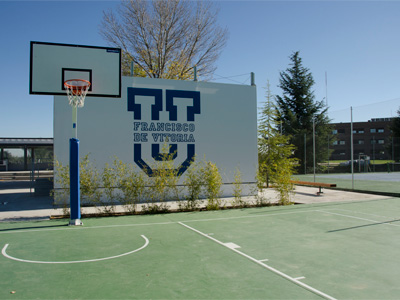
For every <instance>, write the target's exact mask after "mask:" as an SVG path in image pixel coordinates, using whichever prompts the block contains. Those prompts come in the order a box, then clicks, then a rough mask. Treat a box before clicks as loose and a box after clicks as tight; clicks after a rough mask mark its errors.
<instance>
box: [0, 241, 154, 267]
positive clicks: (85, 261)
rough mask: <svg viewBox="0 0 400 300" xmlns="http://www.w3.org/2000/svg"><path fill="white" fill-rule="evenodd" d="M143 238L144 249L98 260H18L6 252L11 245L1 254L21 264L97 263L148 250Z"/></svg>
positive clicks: (147, 242) (4, 248) (5, 247)
mask: <svg viewBox="0 0 400 300" xmlns="http://www.w3.org/2000/svg"><path fill="white" fill-rule="evenodd" d="M141 237H142V238H143V239H144V240H145V243H144V245H143V246H142V247H140V248H138V249H136V250H133V251H129V252H126V253H122V254H119V255H115V256H110V257H104V258H97V259H87V260H73V261H37V260H27V259H21V258H16V257H13V256H11V255H9V254H7V252H6V250H7V247H8V245H9V244H6V245H5V246H4V247H3V250H1V254H3V256H4V257H7V258H9V259H12V260H16V261H20V262H26V263H32V264H76V263H87V262H95V261H102V260H108V259H113V258H118V257H122V256H125V255H129V254H132V253H135V252H138V251H140V250H142V249H144V248H146V247H147V245H148V244H149V240H148V239H147V238H146V237H145V236H144V235H141Z"/></svg>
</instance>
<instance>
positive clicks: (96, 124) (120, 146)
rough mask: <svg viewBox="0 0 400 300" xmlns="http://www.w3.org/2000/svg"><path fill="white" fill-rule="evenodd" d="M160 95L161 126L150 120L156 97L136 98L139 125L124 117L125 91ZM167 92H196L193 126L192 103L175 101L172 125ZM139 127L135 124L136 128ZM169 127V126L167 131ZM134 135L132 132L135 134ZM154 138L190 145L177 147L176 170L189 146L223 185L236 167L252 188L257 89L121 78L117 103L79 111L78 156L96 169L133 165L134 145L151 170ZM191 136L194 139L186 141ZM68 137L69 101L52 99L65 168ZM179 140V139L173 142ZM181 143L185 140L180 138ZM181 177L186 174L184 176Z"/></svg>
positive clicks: (92, 103) (98, 101)
mask: <svg viewBox="0 0 400 300" xmlns="http://www.w3.org/2000/svg"><path fill="white" fill-rule="evenodd" d="M130 87H134V88H146V89H158V90H162V106H163V107H162V111H160V113H159V120H151V105H152V104H154V103H155V100H154V97H150V96H136V97H135V103H140V104H141V120H134V112H133V111H128V103H127V102H128V99H127V95H128V92H127V91H128V88H130ZM166 90H178V91H198V92H200V113H199V114H195V115H194V121H187V119H186V109H187V106H188V105H189V106H192V105H193V100H192V99H183V98H174V100H173V104H174V105H177V121H170V120H169V117H170V113H169V112H168V111H167V108H166ZM134 122H146V123H147V125H149V126H150V125H151V123H152V122H153V123H154V125H157V123H163V124H164V125H165V126H168V127H169V126H173V125H172V124H173V123H174V124H177V123H181V124H187V125H184V126H189V125H190V124H191V125H190V126H191V129H193V125H194V127H195V130H194V131H193V132H190V131H187V132H183V131H182V132H176V131H175V132H172V131H168V132H167V131H163V132H161V131H142V130H141V129H142V128H141V126H139V127H138V125H135V123H134ZM136 124H138V123H136ZM167 124H169V125H167ZM135 129H136V130H135ZM135 133H136V134H138V133H145V134H146V133H147V142H135V141H134V134H135ZM153 133H155V134H156V137H158V138H159V137H160V136H159V135H157V134H163V133H168V134H170V133H180V134H188V135H187V136H186V137H187V138H189V137H190V138H191V139H193V140H194V141H189V142H187V141H186V142H185V141H181V142H175V144H177V145H178V151H177V153H178V156H177V158H176V159H175V161H174V163H175V165H176V166H179V165H180V164H181V163H182V162H183V161H184V160H185V159H186V158H187V144H194V146H195V154H196V157H197V158H200V159H202V158H203V157H205V158H206V159H207V160H209V161H212V162H215V163H216V164H217V166H218V167H219V168H220V170H221V172H222V173H223V181H224V183H231V182H233V172H234V170H235V169H236V168H237V167H238V168H239V169H240V171H241V173H242V181H243V182H254V181H255V176H256V170H257V100H256V87H255V86H245V85H231V84H220V83H207V82H192V81H178V80H164V79H149V78H138V77H123V78H122V97H121V98H97V97H87V98H86V100H85V106H84V107H83V108H78V138H79V140H80V156H81V157H83V156H84V155H86V154H87V153H90V160H91V161H92V162H94V163H95V165H96V166H97V168H98V169H100V170H101V169H102V168H103V167H104V164H105V163H107V162H108V163H112V161H113V159H114V157H115V156H116V157H118V158H119V159H121V160H123V161H124V162H127V163H134V150H133V149H134V144H141V148H142V159H143V160H144V161H145V162H146V163H147V164H149V165H150V164H152V162H153V158H152V156H151V144H155V143H159V144H160V148H161V147H162V144H163V143H162V142H159V141H157V142H156V141H154V138H153V135H152V134H153ZM190 134H192V136H189V135H190ZM70 137H72V116H71V107H70V106H69V105H68V100H67V97H64V96H56V97H55V98H54V152H55V156H56V159H58V160H59V161H60V162H62V163H63V164H68V160H69V138H70ZM174 137H177V136H174ZM182 137H183V136H182ZM183 176H184V174H183ZM230 194H231V187H230V186H229V185H226V186H225V187H224V195H225V196H229V195H230Z"/></svg>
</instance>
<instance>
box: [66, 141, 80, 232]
mask: <svg viewBox="0 0 400 300" xmlns="http://www.w3.org/2000/svg"><path fill="white" fill-rule="evenodd" d="M69 178H70V209H71V219H70V221H69V225H82V221H81V199H80V198H81V197H80V183H79V140H78V139H76V138H72V139H70V140H69Z"/></svg>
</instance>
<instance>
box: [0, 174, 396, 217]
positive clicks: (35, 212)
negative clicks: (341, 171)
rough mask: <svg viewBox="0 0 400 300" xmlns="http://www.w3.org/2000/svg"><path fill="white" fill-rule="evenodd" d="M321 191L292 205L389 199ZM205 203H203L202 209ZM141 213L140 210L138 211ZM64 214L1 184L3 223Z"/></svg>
mask: <svg viewBox="0 0 400 300" xmlns="http://www.w3.org/2000/svg"><path fill="white" fill-rule="evenodd" d="M317 191H318V188H315V187H303V186H297V187H296V188H295V195H294V197H293V198H292V201H293V202H295V203H300V204H311V203H327V202H351V201H367V200H374V199H387V198H390V197H387V196H378V195H371V194H361V193H351V192H344V191H340V190H331V189H323V192H324V193H323V194H322V195H321V196H318V195H317V194H316V193H317ZM263 197H264V199H265V200H266V201H269V202H271V203H276V202H277V201H278V196H277V193H276V191H275V190H273V189H267V190H266V191H265V192H264V193H263ZM233 200H234V199H233V198H223V199H222V203H223V204H225V205H227V206H229V205H230V203H231V201H233ZM243 200H244V201H246V202H249V203H254V202H255V198H254V197H243ZM204 204H206V201H203V205H204ZM168 206H169V207H170V208H171V209H177V208H178V204H177V203H176V202H168ZM138 210H140V207H139V209H138ZM123 211H124V209H123V207H122V206H117V208H116V212H123ZM96 212H99V210H98V209H96V208H93V207H83V208H82V214H92V213H96ZM62 214H63V210H62V209H61V208H54V207H53V199H52V198H51V197H37V196H34V190H33V189H30V182H29V181H0V222H12V221H31V220H46V219H49V218H50V217H51V216H59V215H62Z"/></svg>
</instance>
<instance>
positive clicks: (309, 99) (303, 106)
mask: <svg viewBox="0 0 400 300" xmlns="http://www.w3.org/2000/svg"><path fill="white" fill-rule="evenodd" d="M290 60H291V63H290V67H289V68H288V69H286V71H285V72H281V73H280V80H279V85H278V87H280V88H281V89H282V96H277V97H276V98H277V113H278V116H279V117H278V120H279V121H280V122H281V131H282V134H284V135H291V136H292V138H291V140H290V142H291V143H292V144H293V145H295V147H296V150H295V152H294V157H295V158H297V159H298V160H299V163H300V164H299V170H298V171H299V172H300V173H303V172H309V171H310V170H312V167H313V119H314V124H315V136H316V138H315V145H316V147H315V160H316V163H317V165H318V163H320V162H322V161H325V160H327V159H328V155H330V153H328V144H329V143H332V142H333V139H332V128H331V126H330V125H329V122H330V120H329V118H328V115H327V110H328V108H327V107H326V106H325V104H324V102H323V101H315V96H314V91H313V90H312V87H313V85H314V83H315V82H314V79H313V76H312V74H311V72H310V70H309V69H307V68H305V67H304V66H303V65H302V60H301V58H300V56H299V52H298V51H297V52H294V53H293V54H292V55H291V56H290ZM307 169H308V171H307Z"/></svg>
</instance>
